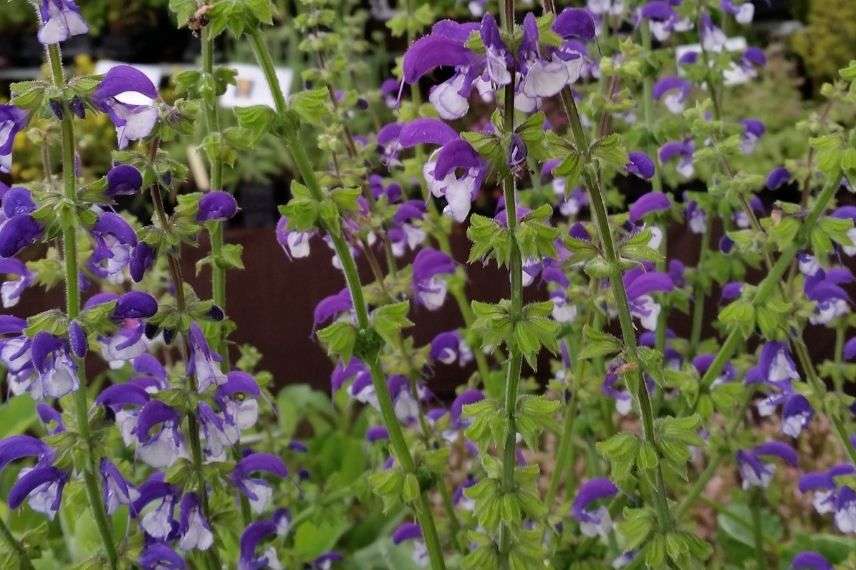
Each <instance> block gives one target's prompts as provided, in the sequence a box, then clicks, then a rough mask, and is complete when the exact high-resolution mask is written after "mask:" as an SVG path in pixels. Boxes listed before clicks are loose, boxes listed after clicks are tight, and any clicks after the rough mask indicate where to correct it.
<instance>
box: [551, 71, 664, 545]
mask: <svg viewBox="0 0 856 570" xmlns="http://www.w3.org/2000/svg"><path fill="white" fill-rule="evenodd" d="M561 95H562V104H563V107H564V110H565V113H566V115H567V117H568V120H569V123H570V125H571V131H572V132H573V135H574V139H575V141H576V145H577V148H578V149H579V150H580V152H583V153H588V148H589V143H588V137H587V136H586V134H585V130H584V129H583V126H582V121H581V120H580V114H579V111H578V110H577V106H576V103H575V102H574V98H573V96H572V95H571V92H570V89H569V88H567V87H565V88H564V89H562V93H561ZM584 173H585V180H586V186H587V187H588V188H589V192H590V194H591V207H592V211H593V212H594V221H595V225H596V227H597V231H598V235H599V236H600V240H601V245H602V246H603V250H604V251H603V253H604V255H605V257H606V262H607V264H608V265H609V267H610V270H611V275H610V279H609V281H610V284H611V286H612V294H613V297H614V298H615V304H616V308H617V309H618V321H619V324H620V325H621V336H622V339H623V341H624V354H625V359H626V360H627V362H628V364H630V365H631V366H632V367H633V371H632V374H633V379H634V386H633V389H634V392H635V393H636V403H637V406H638V409H639V414H640V416H641V418H642V427H643V431H644V436H645V440H646V441H647V442H648V443H649V444H651V445H653V446H654V449H655V450H657V453H658V455H659V454H660V453H661V452H660V450H659V448H658V447H657V442H656V437H655V435H654V409H653V406H652V404H651V397H650V395H649V394H648V388H647V386H646V385H645V382H644V380H643V378H642V365H641V362H640V360H639V354H638V351H637V346H636V331H635V330H634V328H633V319H632V317H631V315H630V304H629V302H628V300H627V291H625V289H624V283H623V281H622V275H623V272H622V268H621V262H620V259H619V257H618V249H617V248H616V246H615V242H614V241H613V238H612V228H611V227H610V224H609V217H608V215H607V212H606V202H605V196H604V193H603V191H602V189H601V187H600V182H599V180H598V179H597V177H596V176H595V175H594V174H593V173H592V172H591V171H590V170H589V169H588V168H586V169H585V171H584ZM653 495H654V506H655V508H656V511H657V519H658V521H659V523H660V527H661V529H662V530H664V531H666V530H669V529H671V528H672V518H671V514H670V513H669V506H668V492H667V490H666V484H665V481H664V479H663V472H662V468H661V467H660V466H659V465H658V467H657V469H656V472H655V491H654V494H653Z"/></svg>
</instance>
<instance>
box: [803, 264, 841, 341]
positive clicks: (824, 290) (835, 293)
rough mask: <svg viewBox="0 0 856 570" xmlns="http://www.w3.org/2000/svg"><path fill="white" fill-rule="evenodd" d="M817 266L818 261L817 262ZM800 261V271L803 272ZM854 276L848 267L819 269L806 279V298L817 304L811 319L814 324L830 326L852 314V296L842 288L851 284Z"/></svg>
mask: <svg viewBox="0 0 856 570" xmlns="http://www.w3.org/2000/svg"><path fill="white" fill-rule="evenodd" d="M815 264H816V261H815ZM802 265H803V263H802V261H800V270H802ZM852 281H853V274H852V273H851V272H850V270H849V269H847V268H846V267H832V268H829V269H827V270H823V269H820V268H819V266H817V269H816V270H815V271H814V273H813V274H810V275H808V276H807V277H806V280H805V284H804V286H803V288H804V290H805V294H806V297H808V298H809V299H810V300H812V301H814V302H815V307H814V312H813V313H812V315H811V316H810V317H809V322H810V323H812V324H815V325H816V324H828V323H831V322H833V321H835V320H836V319H837V318H838V317H841V316H844V315H846V314H848V313H849V312H850V296H849V295H848V294H847V291H845V290H844V288H842V287H841V285H842V284H846V283H851V282H852Z"/></svg>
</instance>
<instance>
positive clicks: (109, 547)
mask: <svg viewBox="0 0 856 570" xmlns="http://www.w3.org/2000/svg"><path fill="white" fill-rule="evenodd" d="M47 57H48V61H49V63H50V68H51V75H52V78H53V83H54V85H55V86H56V87H57V88H60V89H63V88H65V73H64V71H63V68H62V54H61V53H60V49H59V45H57V44H52V45H50V46H48V48H47ZM74 156H75V141H74V123H73V120H72V113H71V109H69V107H68V105H67V104H65V103H63V113H62V178H63V191H64V196H65V200H66V201H67V202H68V203H69V204H68V207H67V208H66V209H64V210H63V214H62V220H61V222H62V223H61V225H62V246H63V261H64V262H65V310H66V313H67V314H68V318H69V319H75V318H77V316H78V315H79V314H80V285H79V283H78V275H77V273H78V261H77V221H76V218H77V214H76V212H75V211H74V208H76V207H77V175H76V174H75V164H74ZM75 364H76V365H77V374H78V377H79V380H80V386H79V387H78V389H77V390H76V391H75V392H74V402H75V405H76V411H77V424H78V430H79V433H80V437H81V439H83V441H84V444H85V446H86V450H87V454H86V465H85V466H84V467H83V478H84V481H85V483H86V494H87V497H88V499H89V507H90V509H91V510H92V516H93V518H94V519H95V523H96V525H97V526H98V532H99V533H100V534H101V540H102V541H103V542H104V550H105V552H106V553H107V558H108V559H109V560H110V567H111V568H113V569H114V570H115V569H116V568H117V567H118V564H119V554H118V552H117V550H116V543H115V542H114V540H113V530H112V526H111V523H110V520H109V519H108V518H107V511H106V510H105V509H104V503H103V502H102V495H101V490H100V488H99V482H98V476H97V475H96V473H97V472H98V467H97V466H98V460H99V459H100V457H99V455H98V450H97V449H96V448H95V446H94V445H93V444H92V437H91V434H90V432H89V400H88V397H87V392H86V367H85V364H84V362H83V359H81V358H75Z"/></svg>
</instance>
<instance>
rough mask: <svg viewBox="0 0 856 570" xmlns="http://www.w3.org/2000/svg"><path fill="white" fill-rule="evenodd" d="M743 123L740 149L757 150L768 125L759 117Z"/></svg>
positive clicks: (744, 150)
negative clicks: (765, 125)
mask: <svg viewBox="0 0 856 570" xmlns="http://www.w3.org/2000/svg"><path fill="white" fill-rule="evenodd" d="M723 1H726V2H727V1H728V0H723ZM747 5H748V6H751V5H752V4H751V3H750V2H747V3H746V4H744V6H747ZM740 123H741V124H742V125H743V140H742V142H741V144H740V150H742V151H743V154H750V153H752V151H754V150H755V147H756V146H757V144H758V140H759V139H760V138H761V137H762V136H764V133H765V132H766V130H767V129H766V127H764V123H762V122H761V121H759V120H758V119H743V120H742V121H740Z"/></svg>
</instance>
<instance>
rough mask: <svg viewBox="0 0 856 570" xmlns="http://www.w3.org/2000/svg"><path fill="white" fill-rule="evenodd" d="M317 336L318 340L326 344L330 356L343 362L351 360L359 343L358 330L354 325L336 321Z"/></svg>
mask: <svg viewBox="0 0 856 570" xmlns="http://www.w3.org/2000/svg"><path fill="white" fill-rule="evenodd" d="M317 334H318V340H320V341H321V342H322V343H323V344H324V347H325V348H326V349H327V353H328V354H330V355H331V356H338V357H339V358H341V359H342V361H343V362H348V361H349V360H350V359H351V355H352V354H353V353H354V345H355V344H356V342H357V329H355V328H354V326H353V325H352V324H350V323H347V322H345V321H336V322H335V323H333V324H331V325H329V326H326V327H324V328H323V329H321V330H320V331H318V333H317Z"/></svg>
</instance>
